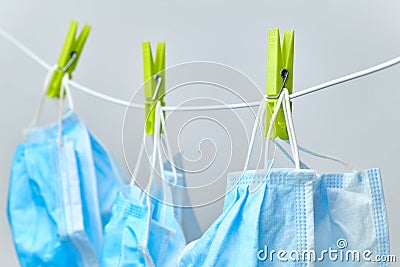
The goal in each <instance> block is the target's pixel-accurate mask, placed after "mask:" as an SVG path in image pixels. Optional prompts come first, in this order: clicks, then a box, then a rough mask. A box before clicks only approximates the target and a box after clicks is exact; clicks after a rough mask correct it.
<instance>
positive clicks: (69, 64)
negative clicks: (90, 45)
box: [47, 20, 90, 98]
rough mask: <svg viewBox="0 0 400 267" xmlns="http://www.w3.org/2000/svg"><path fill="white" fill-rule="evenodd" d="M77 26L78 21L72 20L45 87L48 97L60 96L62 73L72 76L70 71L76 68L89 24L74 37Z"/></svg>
mask: <svg viewBox="0 0 400 267" xmlns="http://www.w3.org/2000/svg"><path fill="white" fill-rule="evenodd" d="M77 28H78V22H76V21H75V20H72V21H71V24H70V26H69V30H68V34H67V37H66V38H65V41H64V46H63V48H62V51H61V55H60V58H59V59H58V63H57V66H58V68H57V69H56V70H55V71H54V74H53V77H52V78H51V81H50V84H49V87H48V89H47V96H48V97H50V98H54V97H60V88H61V80H62V78H63V76H64V74H66V73H68V75H69V77H70V78H72V72H73V71H74V70H75V68H76V64H77V63H78V59H79V57H80V55H81V52H82V49H83V46H84V45H85V42H86V39H87V37H88V35H89V32H90V26H89V25H85V26H84V27H83V29H82V31H81V33H80V34H79V36H78V38H76V31H77Z"/></svg>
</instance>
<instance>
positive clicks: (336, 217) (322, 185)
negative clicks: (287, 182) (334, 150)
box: [314, 169, 389, 266]
mask: <svg viewBox="0 0 400 267" xmlns="http://www.w3.org/2000/svg"><path fill="white" fill-rule="evenodd" d="M314 214H315V237H316V238H315V246H316V251H317V255H318V254H320V253H321V251H322V250H324V249H327V248H329V247H332V248H334V249H338V250H345V251H349V250H356V251H358V252H360V253H361V257H360V262H355V261H353V260H352V258H350V260H351V263H350V264H351V266H389V263H388V262H366V261H365V259H363V258H362V253H363V252H364V251H370V252H371V253H372V255H371V257H370V258H371V259H373V258H374V257H375V256H377V255H384V256H386V255H389V234H388V223H387V215H386V206H385V201H384V195H383V188H382V182H381V177H380V171H379V169H369V170H364V171H355V172H352V173H338V174H321V175H318V177H317V179H316V181H315V185H314ZM340 241H342V243H340ZM342 247H343V248H342ZM320 264H321V265H322V263H320ZM337 264H338V262H330V261H327V260H326V262H325V264H324V266H337ZM317 266H319V264H317Z"/></svg>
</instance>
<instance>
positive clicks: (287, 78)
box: [265, 29, 294, 140]
mask: <svg viewBox="0 0 400 267" xmlns="http://www.w3.org/2000/svg"><path fill="white" fill-rule="evenodd" d="M293 59H294V31H293V30H290V31H285V33H284V35H283V42H282V46H281V42H280V34H279V29H271V30H269V31H268V62H267V96H268V97H276V98H269V99H268V100H267V106H266V127H265V128H266V132H265V135H267V129H268V126H269V123H270V119H271V116H272V114H273V112H274V109H275V106H276V103H277V98H278V97H279V94H280V92H281V90H282V89H283V87H284V88H287V89H288V91H289V93H292V90H293ZM277 137H279V138H281V139H282V140H288V139H289V137H288V133H287V130H286V121H285V115H284V113H283V108H282V107H281V108H280V110H279V112H278V115H277V117H276V120H275V123H274V127H273V129H272V133H271V139H275V138H277Z"/></svg>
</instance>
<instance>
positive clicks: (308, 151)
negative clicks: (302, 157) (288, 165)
mask: <svg viewBox="0 0 400 267" xmlns="http://www.w3.org/2000/svg"><path fill="white" fill-rule="evenodd" d="M283 141H284V142H285V143H287V140H283ZM277 145H278V147H279V149H280V150H281V151H282V152H283V150H284V148H283V147H282V146H280V145H279V144H277ZM298 148H299V150H300V151H302V152H304V153H306V154H309V155H312V156H314V157H317V158H321V159H327V160H331V161H335V162H337V163H339V164H341V165H343V166H344V167H346V168H348V169H349V170H352V171H357V170H356V169H355V168H354V166H353V165H352V164H350V163H348V162H346V161H344V160H342V159H340V158H337V157H333V156H330V155H327V154H322V153H320V152H315V151H312V150H310V149H308V148H305V147H303V146H300V145H299V146H298ZM285 152H286V150H285ZM286 153H287V152H286ZM285 155H286V157H287V158H288V159H289V160H291V161H292V160H293V159H292V158H291V157H290V155H289V154H285ZM303 164H304V163H303Z"/></svg>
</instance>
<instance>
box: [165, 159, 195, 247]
mask: <svg viewBox="0 0 400 267" xmlns="http://www.w3.org/2000/svg"><path fill="white" fill-rule="evenodd" d="M174 162H175V164H176V165H177V166H179V168H177V176H178V179H177V183H176V184H174V175H173V172H172V168H171V162H169V161H166V162H164V169H165V171H164V173H165V178H166V179H167V182H168V186H169V187H170V189H171V192H172V199H173V204H174V213H175V218H176V219H177V220H178V223H179V224H180V225H181V227H182V230H183V232H184V234H185V239H186V242H191V241H193V240H196V239H198V238H199V237H200V236H201V234H202V231H201V228H200V225H199V223H198V221H197V218H196V215H195V213H194V210H193V208H192V207H190V200H189V195H188V192H187V190H186V187H187V185H186V176H185V172H184V171H182V168H183V167H182V154H177V155H175V156H174Z"/></svg>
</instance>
